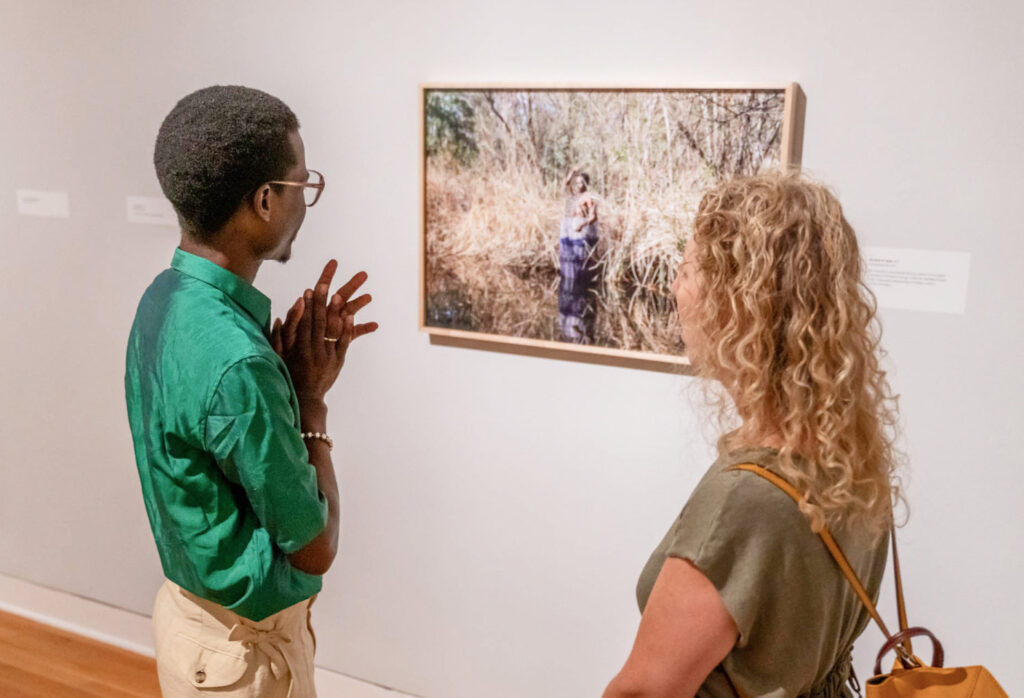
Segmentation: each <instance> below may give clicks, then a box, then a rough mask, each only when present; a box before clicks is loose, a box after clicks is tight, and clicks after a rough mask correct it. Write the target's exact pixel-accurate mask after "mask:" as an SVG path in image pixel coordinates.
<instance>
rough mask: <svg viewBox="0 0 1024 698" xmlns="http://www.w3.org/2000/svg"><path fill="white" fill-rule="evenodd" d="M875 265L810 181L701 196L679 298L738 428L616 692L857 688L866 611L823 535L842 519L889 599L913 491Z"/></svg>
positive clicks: (703, 367) (646, 611) (772, 180)
mask: <svg viewBox="0 0 1024 698" xmlns="http://www.w3.org/2000/svg"><path fill="white" fill-rule="evenodd" d="M862 267H863V265H862V260H861V256H860V253H859V249H858V244H857V239H856V237H855V235H854V231H853V229H852V228H851V227H850V225H849V223H848V222H847V221H846V219H845V218H844V217H843V213H842V209H841V208H840V205H839V202H838V201H837V200H836V198H835V197H834V196H833V195H832V194H831V193H830V192H829V191H828V189H826V188H825V187H824V186H821V185H820V184H816V183H814V182H811V181H809V180H808V179H805V178H804V177H802V176H800V175H796V174H773V175H762V176H756V177H750V178H738V179H732V180H729V181H725V182H723V183H721V184H719V185H718V186H716V187H715V188H714V189H712V190H711V191H710V192H708V193H707V194H706V195H705V196H704V197H703V199H702V201H701V203H700V206H699V209H698V211H697V214H696V218H695V222H694V229H693V235H692V238H691V240H690V241H689V242H688V244H687V245H686V247H685V251H684V256H683V261H682V264H681V265H680V267H679V270H678V274H677V277H676V279H675V282H674V284H673V292H674V294H675V296H676V301H677V304H678V312H679V324H680V332H681V334H682V338H683V341H684V342H685V344H686V347H687V353H688V356H689V357H690V359H691V361H692V362H693V367H694V370H695V372H696V374H697V375H698V376H699V377H701V378H702V379H704V380H705V381H707V384H706V385H707V386H708V387H709V388H710V389H711V394H712V395H717V396H718V404H719V414H720V422H721V423H722V424H723V425H727V426H723V432H724V433H723V434H722V436H721V438H720V439H719V442H718V452H719V457H718V459H717V460H716V461H715V462H714V463H713V464H712V465H711V467H710V468H709V469H708V471H707V473H706V474H705V475H704V476H703V478H702V479H701V480H700V482H699V483H698V484H697V486H696V488H695V489H694V490H693V492H692V494H691V495H690V497H689V499H688V501H686V503H685V506H683V509H682V512H681V513H680V514H679V516H678V518H676V519H675V521H673V522H672V525H671V526H670V527H669V530H668V532H667V533H666V534H665V536H664V539H663V540H662V541H661V543H660V544H658V546H657V548H655V550H654V553H653V554H652V555H651V556H650V559H649V561H648V563H647V565H646V566H645V567H644V569H643V571H642V573H641V575H640V578H639V582H638V584H637V600H638V602H639V607H640V610H641V613H642V616H641V619H640V625H639V628H638V630H637V634H636V638H635V641H634V644H633V648H632V651H631V652H630V654H629V656H628V659H627V660H626V662H625V665H624V666H623V668H622V670H621V671H620V672H619V673H618V675H616V676H615V677H614V678H613V679H612V681H611V683H610V684H609V685H608V687H607V689H606V691H605V693H604V696H605V698H618V697H621V696H694V695H700V696H708V697H711V698H735V696H767V695H770V696H775V697H777V698H783V697H785V696H814V697H820V698H831V697H834V696H849V695H851V693H850V691H849V688H848V687H847V685H846V684H847V682H848V681H849V680H850V677H851V676H852V667H851V654H850V653H851V649H852V646H853V643H854V641H855V640H856V639H857V637H858V636H859V635H860V633H861V632H862V631H863V630H864V627H865V625H866V624H867V622H868V614H867V611H866V610H865V608H864V607H863V606H862V604H861V602H860V600H859V599H858V598H857V596H856V594H855V593H854V591H853V589H852V588H851V587H850V585H849V584H848V583H847V581H846V579H845V578H844V576H843V574H842V572H841V571H840V569H839V567H838V566H837V565H836V563H835V562H834V561H833V559H832V557H831V555H830V554H829V552H828V550H827V549H826V547H825V546H824V544H823V543H822V541H821V540H820V538H819V537H818V535H817V531H819V530H820V529H821V528H822V526H825V525H827V526H828V527H829V529H830V530H831V531H832V533H833V535H834V536H835V537H836V539H837V541H838V543H839V545H840V547H841V548H842V550H843V551H844V552H845V554H846V557H847V558H848V559H849V561H850V563H851V565H852V567H853V569H854V571H855V572H856V574H857V575H858V576H859V577H860V579H861V580H862V581H863V582H864V584H865V587H866V588H867V589H868V592H869V593H870V594H871V595H872V596H873V597H876V596H877V594H878V588H879V584H880V582H881V578H882V573H883V570H884V568H885V564H886V545H887V540H888V531H889V529H890V526H891V524H892V503H893V501H894V500H898V499H899V491H898V487H897V480H896V476H895V464H896V460H897V458H896V454H895V450H894V446H893V438H894V430H895V424H896V418H897V415H896V408H895V403H894V398H893V396H892V393H891V391H890V389H889V386H888V384H887V381H886V377H885V373H884V371H882V370H881V369H880V367H879V356H878V354H879V349H878V341H879V336H880V329H879V327H878V324H877V321H876V317H875V308H876V306H875V302H874V298H873V296H872V295H871V293H870V292H869V291H868V290H867V288H866V286H865V285H864V282H863V279H862V272H863V268H862ZM742 463H753V464H756V465H760V466H763V467H765V468H767V469H769V470H771V471H773V472H775V473H776V474H778V475H780V476H782V477H783V478H784V479H786V480H788V481H789V482H790V483H791V484H792V485H793V486H795V488H796V489H797V490H798V491H800V492H802V493H803V495H804V497H803V500H802V502H801V503H800V505H799V507H798V506H797V504H796V503H795V502H794V501H793V500H792V499H791V498H790V497H789V496H788V495H787V494H785V493H784V492H783V491H781V490H780V489H778V488H777V487H776V486H775V485H773V484H772V483H770V482H768V481H766V480H764V479H763V478H761V477H760V476H758V475H757V474H756V473H751V472H746V471H741V470H735V469H731V468H732V466H734V465H737V464H742Z"/></svg>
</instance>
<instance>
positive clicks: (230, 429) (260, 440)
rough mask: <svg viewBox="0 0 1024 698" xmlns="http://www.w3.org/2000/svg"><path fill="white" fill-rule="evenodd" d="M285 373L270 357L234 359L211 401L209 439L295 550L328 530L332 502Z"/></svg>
mask: <svg viewBox="0 0 1024 698" xmlns="http://www.w3.org/2000/svg"><path fill="white" fill-rule="evenodd" d="M283 371H284V369H283V367H279V366H277V365H275V364H274V363H273V362H271V361H269V360H268V359H267V358H265V357H262V356H251V357H248V358H245V359H242V360H240V361H238V362H236V363H234V364H232V365H231V366H230V367H229V368H228V369H227V370H226V371H225V372H224V374H223V375H222V377H221V380H220V382H219V384H218V386H217V388H216V391H215V392H214V394H213V396H212V398H211V400H210V406H209V412H208V416H207V418H206V436H205V440H206V449H207V450H208V451H209V452H210V453H211V454H213V456H214V458H215V459H216V461H217V464H218V466H219V467H220V468H221V470H222V471H223V472H224V475H225V477H227V478H228V479H229V480H231V481H232V482H234V483H236V484H239V485H241V486H242V487H243V488H244V489H245V492H246V495H247V496H248V499H249V503H250V504H251V505H252V508H253V511H254V512H255V513H256V516H257V518H258V519H259V521H260V523H261V524H262V526H263V527H264V528H265V529H266V530H267V533H268V534H269V536H270V540H271V541H273V543H274V544H275V545H276V546H277V547H278V548H279V549H280V550H282V551H283V552H284V553H286V554H291V553H294V552H295V551H297V550H300V549H301V548H303V547H305V546H306V545H308V544H309V543H310V542H311V541H312V540H313V539H314V538H316V536H317V535H319V534H320V533H321V532H322V531H323V530H324V528H325V526H326V525H327V518H328V506H327V499H326V497H324V495H323V493H321V492H320V491H319V489H318V488H317V479H316V470H315V469H314V468H313V466H312V465H311V464H310V463H309V455H308V452H307V451H306V446H305V444H304V443H303V442H302V437H301V436H300V430H299V422H298V410H297V408H296V407H295V406H293V404H292V389H291V385H290V383H289V381H288V378H287V376H286V375H285V374H284V373H283Z"/></svg>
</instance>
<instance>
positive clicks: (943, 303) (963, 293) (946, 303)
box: [862, 247, 971, 314]
mask: <svg viewBox="0 0 1024 698" xmlns="http://www.w3.org/2000/svg"><path fill="white" fill-rule="evenodd" d="M862 254H863V256H864V262H865V265H866V270H865V279H866V281H867V284H868V286H869V287H870V288H871V290H872V291H874V293H875V297H876V298H877V299H878V305H879V306H880V307H883V308H899V309H902V310H923V311H926V312H933V313H956V314H963V313H964V311H965V309H966V307H967V281H968V276H969V274H970V267H971V253H970V252H949V251H945V250H915V249H904V248H899V247H864V248H863V250H862Z"/></svg>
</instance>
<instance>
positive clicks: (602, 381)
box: [0, 0, 1024, 698]
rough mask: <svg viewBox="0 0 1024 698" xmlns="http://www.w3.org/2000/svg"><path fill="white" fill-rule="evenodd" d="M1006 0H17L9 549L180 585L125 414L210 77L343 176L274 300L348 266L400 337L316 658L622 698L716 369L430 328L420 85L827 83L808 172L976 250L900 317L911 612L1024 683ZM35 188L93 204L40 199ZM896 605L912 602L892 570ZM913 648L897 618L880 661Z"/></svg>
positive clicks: (6, 346)
mask: <svg viewBox="0 0 1024 698" xmlns="http://www.w3.org/2000/svg"><path fill="white" fill-rule="evenodd" d="M1022 7H1024V6H1022V5H1021V4H1020V3H1017V2H1011V1H1009V0H1005V1H1002V2H987V3H971V4H968V3H955V4H954V3H935V2H923V1H916V2H904V3H892V2H877V1H874V0H872V1H870V2H861V3H843V4H839V3H823V2H810V1H806V2H804V1H800V2H798V1H793V0H791V1H789V2H782V1H779V0H761V1H759V2H737V1H723V2H701V3H697V2H678V1H677V2H650V1H637V2H633V3H622V2H609V1H606V0H591V1H590V2H576V1H575V0H573V1H567V2H561V3H552V2H539V1H535V0H523V1H520V2H516V3H500V4H499V3H473V2H469V1H455V0H448V1H443V2H442V1H434V2H395V1H379V2H358V3H356V2H316V3H314V2H305V3H280V2H265V1H249V2H198V1H190V2H173V3H170V2H163V3H158V2H140V1H135V2H128V1H125V2H109V1H108V2H88V3H84V2H70V1H68V2H54V1H52V0H50V1H45V2H44V1H40V0H32V1H29V0H25V1H24V2H11V1H10V0H4V2H3V4H2V5H0V87H2V90H0V165H2V166H0V289H2V296H0V319H2V324H0V572H2V573H5V574H9V575H13V576H16V577H20V578H23V579H26V580H30V581H33V582H37V583H39V584H43V585H47V586H51V587H55V588H58V589H63V590H67V591H69V592H72V593H74V594H78V595H82V596H85V597H89V598H92V599H96V600H100V601H103V602H105V603H108V604H113V605H116V606H119V607H123V608H126V609H130V610H133V611H136V612H138V613H149V609H150V607H151V603H152V599H153V595H154V593H155V591H156V589H157V587H158V585H159V584H160V582H161V579H162V576H161V571H160V567H159V563H158V559H157V555H156V551H155V547H154V544H153V541H152V538H151V536H150V531H149V527H148V523H147V521H146V516H145V511H144V508H143V504H142V500H141V495H140V490H139V485H138V480H137V475H136V472H135V463H134V459H133V455H132V448H131V441H130V438H129V431H128V425H127V420H126V416H125V408H124V402H123V383H122V377H123V361H124V347H125V340H126V337H127V334H128V330H129V327H130V324H131V321H132V317H133V314H134V311H135V305H136V303H137V300H138V298H139V296H140V294H141V293H142V291H143V289H144V288H145V287H146V285H147V284H148V283H149V282H150V280H152V278H153V277H154V276H155V275H156V274H158V273H159V272H160V271H161V270H162V269H164V268H165V267H166V266H167V264H168V262H169V261H170V258H171V254H172V252H173V250H174V247H175V245H176V243H177V231H176V230H175V229H173V228H171V227H166V226H159V225H145V224H138V223H129V222H127V220H126V215H125V197H127V196H156V195H159V187H158V185H157V181H156V178H155V176H154V173H153V168H152V146H153V140H154V138H155V134H156V131H157V128H158V126H159V124H160V122H161V120H162V118H163V117H164V115H165V114H166V113H167V112H168V111H169V110H170V109H171V107H172V106H173V105H174V103H175V102H176V100H177V99H178V98H180V97H181V96H183V95H185V94H186V93H188V92H191V91H192V90H194V89H197V88H199V87H203V86H206V85H210V84H217V83H220V84H245V85H251V86H254V87H259V88H261V89H264V90H266V91H268V92H271V93H272V94H275V95H277V96H279V97H281V98H282V99H284V100H285V101H286V102H287V103H288V104H289V105H291V107H292V108H293V109H294V110H295V112H296V113H297V114H298V116H299V118H300V120H301V121H302V135H303V137H304V139H305V142H306V152H307V160H308V163H309V165H310V166H311V167H315V168H317V169H320V170H322V171H323V172H324V173H325V175H326V177H327V183H328V185H327V189H326V192H325V193H324V196H323V199H322V200H321V202H320V203H319V204H318V205H317V207H316V208H315V209H312V210H311V211H310V213H309V215H308V216H307V218H306V223H305V225H304V226H303V228H302V231H301V232H300V234H299V237H298V240H297V241H296V245H295V248H294V254H293V258H292V261H291V262H289V263H288V264H287V265H284V266H281V265H269V264H268V265H265V266H264V268H263V270H261V272H260V275H259V277H258V278H257V281H256V285H257V286H258V287H260V288H261V289H263V290H264V291H266V292H267V293H268V295H270V296H271V297H272V298H273V300H274V305H275V313H278V314H280V312H281V309H283V308H286V307H287V304H288V303H289V302H290V301H291V300H292V299H294V298H295V297H296V296H297V294H298V293H300V292H301V291H302V289H304V288H305V287H306V286H308V285H310V284H312V283H313V281H314V280H315V278H316V276H317V273H318V272H319V269H320V268H321V266H322V264H323V263H324V261H326V259H327V258H329V257H331V256H334V257H337V258H338V259H339V260H340V263H341V273H351V272H354V271H356V270H358V269H365V270H367V271H368V272H369V275H370V281H369V283H368V287H369V290H370V291H371V292H372V293H373V294H374V302H373V304H372V306H371V310H369V311H367V316H368V317H370V318H372V319H375V320H377V321H379V322H380V324H381V329H380V331H379V332H378V333H377V335H374V336H371V337H369V338H366V339H362V340H360V341H359V342H358V343H357V345H356V346H355V347H354V348H353V350H352V351H351V352H350V358H349V360H348V364H347V366H346V368H345V371H344V373H343V375H342V379H341V380H340V381H339V383H338V385H337V387H336V388H335V390H334V392H333V393H332V394H331V395H330V397H329V406H330V418H329V427H330V431H331V432H332V435H333V436H334V438H335V441H336V442H337V444H338V447H337V448H336V449H335V462H336V463H337V465H338V468H339V475H340V482H341V488H342V498H343V505H344V515H343V533H342V542H341V555H340V558H339V560H338V562H337V563H336V565H335V567H334V568H333V569H332V570H331V572H330V573H329V574H328V575H327V576H326V578H325V582H324V592H323V593H322V595H321V596H320V598H319V600H318V601H317V604H316V607H315V611H316V613H315V622H316V627H317V634H318V639H319V652H318V663H319V664H321V665H322V666H324V667H327V668H330V669H334V670H336V671H339V672H343V673H346V674H349V675H352V676H356V677H360V678H363V679H367V680H371V681H374V682H377V683H381V684H384V685H387V686H392V687H396V688H399V689H402V690H404V691H406V692H409V693H414V694H418V695H422V696H427V697H429V698H476V697H493V698H512V697H523V696H550V697H558V698H561V697H566V698H570V697H576V696H579V697H583V696H595V695H599V693H600V691H601V690H602V688H603V687H604V685H605V683H606V682H607V680H608V679H609V678H610V677H611V676H612V675H613V674H614V673H615V672H616V671H617V670H618V668H619V666H620V665H621V662H622V661H623V660H624V659H625V656H626V654H627V652H628V650H629V647H630V644H631V642H632V638H633V634H634V632H635V629H636V625H637V621H638V617H639V616H638V612H637V608H636V602H635V599H634V596H633V590H634V585H635V581H636V577H637V575H638V574H639V572H640V569H641V567H642V565H643V563H644V562H645V561H646V559H647V556H648V554H649V553H650V551H651V549H652V548H653V547H654V546H655V544H656V543H657V542H658V541H659V540H660V537H661V536H662V534H663V533H664V531H665V530H666V528H667V527H668V526H669V524H670V523H671V521H672V519H673V517H674V516H675V515H676V514H677V513H678V510H679V508H680V507H681V505H682V503H683V502H684V501H685V499H686V497H687V495H688V493H689V491H690V490H691V488H692V486H693V485H694V484H695V482H696V480H697V478H698V477H699V476H700V474H701V473H702V472H703V470H704V469H705V468H706V467H707V465H708V464H709V463H710V459H711V454H712V446H711V445H710V442H709V435H708V428H707V427H706V425H705V422H706V421H707V420H706V418H705V417H704V415H703V412H702V411H701V410H700V409H699V400H698V396H699V393H698V392H697V391H694V390H691V387H692V385H691V383H692V381H691V380H690V379H688V378H685V377H680V376H671V375H666V374H661V373H652V372H644V371H638V370H630V369H623V368H609V367H600V366H593V365H587V364H581V363H574V362H564V361H553V360H545V359H537V358H528V357H519V356H511V355H505V354H499V353H491V352H482V351H474V350H468V349H459V348H452V347H442V346H434V345H431V344H430V342H429V341H428V339H427V337H426V336H425V335H423V334H420V333H419V332H418V331H417V329H416V325H417V302H418V289H417V283H418V268H417V264H418V235H419V221H420V213H419V172H418V166H419V153H418V148H419V114H418V99H419V96H418V85H419V84H421V83H424V82H462V83H474V84H479V83H531V84H537V83H540V84H583V85H658V86H690V85H712V86H714V85H723V86H728V85H734V84H762V83H766V84H778V83H785V82H789V81H796V82H799V83H800V84H801V85H802V87H803V89H804V91H805V93H806V95H807V114H806V131H805V139H804V164H805V167H806V168H807V169H808V170H809V171H810V172H811V173H813V174H814V175H816V176H817V177H819V178H821V179H823V180H825V181H826V182H828V183H829V184H831V185H832V186H834V187H835V189H836V190H837V192H838V193H839V196H840V199H841V201H842V202H843V204H844V207H845V210H846V212H847V216H848V218H849V219H850V221H851V222H852V223H853V225H854V227H855V228H856V229H857V230H858V232H859V234H860V237H861V240H862V242H863V244H866V245H877V246H884V247H901V248H919V249H930V250H955V251H966V252H969V253H970V254H971V268H970V282H969V286H968V297H967V305H966V312H965V313H964V314H944V313H924V312H912V311H904V310H883V311H882V319H883V323H884V330H885V336H884V343H885V346H886V347H887V348H888V350H889V362H888V363H889V366H890V367H891V369H892V374H891V375H892V381H893V385H894V387H895V389H896V391H897V392H899V393H900V394H901V405H902V409H903V415H904V418H905V422H906V430H905V440H904V444H905V447H906V450H907V452H908V454H909V459H910V462H911V467H910V469H909V471H908V476H907V484H908V488H907V491H908V494H909V498H910V502H911V518H910V522H909V525H908V526H907V527H906V528H905V529H904V530H903V531H902V533H901V536H902V543H903V548H902V551H901V552H902V557H903V564H904V574H905V577H906V582H907V589H908V604H909V611H910V617H911V622H912V623H915V624H921V625H924V626H927V627H929V628H931V629H932V630H934V631H935V632H936V634H937V635H938V636H939V637H940V638H941V639H942V640H943V641H944V643H945V646H946V653H947V657H948V660H949V662H951V663H954V664H956V663H959V664H965V663H966V664H973V663H979V662H984V663H985V664H987V665H988V666H989V668H990V669H992V671H993V672H994V674H995V675H996V676H997V677H998V678H1000V679H1001V680H1002V681H1003V683H1004V685H1005V686H1007V687H1011V686H1014V685H1019V684H1021V683H1024V665H1022V664H1021V662H1020V661H1019V655H1020V650H1019V647H1018V645H1019V641H1018V635H1019V629H1020V628H1021V627H1022V626H1024V612H1022V607H1021V603H1020V590H1021V588H1022V587H1024V565H1022V564H1021V561H1020V557H1021V552H1022V546H1021V543H1020V531H1021V530H1024V514H1022V513H1021V512H1022V508H1021V501H1022V500H1024V474H1022V472H1021V464H1022V462H1024V461H1022V459H1021V456H1020V454H1021V447H1020V441H1019V438H1018V436H1019V434H1020V431H1021V428H1020V425H1021V424H1022V423H1024V406H1022V399H1021V395H1022V393H1024V377H1022V370H1021V368H1022V361H1021V359H1022V350H1021V347H1022V345H1024V319H1022V307H1024V305H1022V302H1024V297H1022V296H1024V284H1022V282H1021V263H1022V260H1024V235H1022V233H1024V230H1022V225H1021V222H1020V221H1021V218H1020V213H1019V209H1020V201H1021V200H1022V198H1021V197H1022V190H1024V176H1022V171H1021V167H1022V164H1024V137H1022V135H1021V128H1022V123H1024V121H1022V119H1024V88H1022V81H1021V78H1020V73H1021V71H1022V69H1024V29H1022V27H1024V9H1022ZM18 189H39V190H57V191H63V192H67V193H68V197H69V217H67V218H50V217H30V216H24V215H19V214H18V213H17V209H16V199H15V192H16V190H18ZM883 598H884V599H885V601H884V604H883V608H884V609H886V610H887V612H888V615H889V617H892V615H893V614H892V609H893V604H892V601H891V590H890V587H889V581H888V580H887V581H886V586H885V587H884V589H883ZM880 645H881V636H880V634H879V633H878V631H877V630H875V629H873V628H869V629H868V631H867V632H866V633H865V635H864V637H863V638H862V639H861V641H860V643H859V644H858V647H857V652H856V655H855V656H856V668H857V669H858V671H859V673H860V674H861V676H862V678H863V676H864V675H865V674H867V673H868V672H869V671H870V663H872V662H873V658H874V652H875V650H876V649H877V648H878V647H879V646H880Z"/></svg>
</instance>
